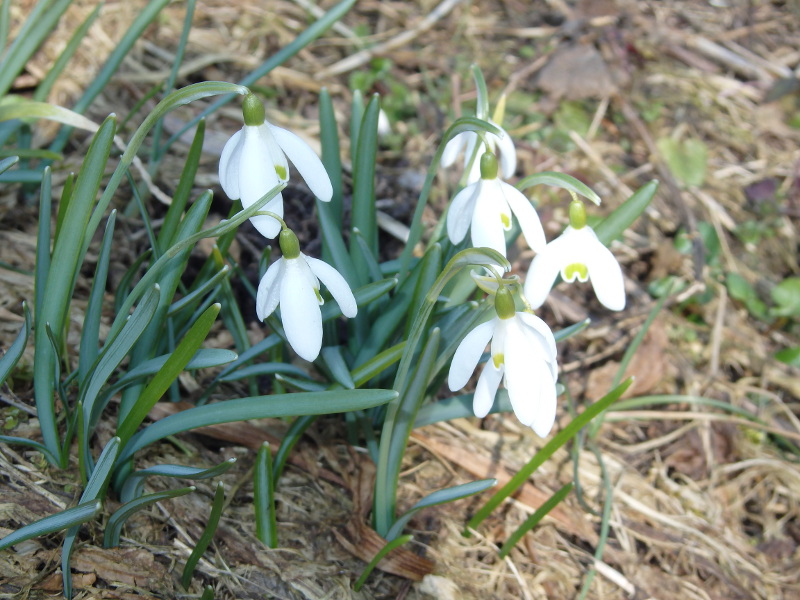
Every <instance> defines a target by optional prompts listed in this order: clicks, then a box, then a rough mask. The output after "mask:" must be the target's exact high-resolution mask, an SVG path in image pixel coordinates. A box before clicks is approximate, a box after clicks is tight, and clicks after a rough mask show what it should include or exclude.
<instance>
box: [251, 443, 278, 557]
mask: <svg viewBox="0 0 800 600" xmlns="http://www.w3.org/2000/svg"><path fill="white" fill-rule="evenodd" d="M253 509H254V510H255V514H256V536H257V537H258V539H259V540H261V541H262V542H263V543H264V544H265V545H267V546H269V547H270V548H277V547H278V526H277V521H276V519H275V482H274V478H273V475H272V451H271V450H270V448H269V442H264V443H263V444H262V445H261V448H259V449H258V454H257V455H256V465H255V472H254V474H253Z"/></svg>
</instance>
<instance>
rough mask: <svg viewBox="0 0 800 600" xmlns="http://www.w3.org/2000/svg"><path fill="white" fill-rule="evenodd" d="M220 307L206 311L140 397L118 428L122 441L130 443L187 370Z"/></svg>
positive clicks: (213, 307) (213, 306)
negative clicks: (157, 404)
mask: <svg viewBox="0 0 800 600" xmlns="http://www.w3.org/2000/svg"><path fill="white" fill-rule="evenodd" d="M219 309H220V305H219V304H214V305H212V306H211V307H209V309H208V310H207V311H206V312H204V313H203V314H202V315H201V317H200V318H199V319H198V320H197V321H196V322H195V323H194V325H192V327H191V329H190V330H189V332H188V333H187V334H186V336H184V338H183V339H182V340H181V343H180V344H178V347H177V348H175V350H174V351H173V352H172V354H171V355H170V357H169V358H168V359H167V362H166V363H164V366H163V367H162V368H161V370H160V371H159V372H158V373H156V375H155V377H153V379H152V381H151V382H150V383H149V384H148V385H147V387H146V388H145V389H144V391H143V392H142V395H141V396H139V399H138V400H137V402H136V404H135V405H134V406H133V408H132V409H131V411H130V412H129V413H128V415H127V416H126V417H125V419H124V420H123V421H122V423H121V424H120V426H119V428H118V429H117V435H118V436H119V437H120V438H122V441H123V444H125V443H127V442H128V440H129V439H130V438H131V436H132V435H133V433H134V432H135V431H136V429H137V428H138V427H139V425H141V424H142V422H143V421H144V419H145V417H146V416H147V413H149V412H150V409H151V408H153V406H155V403H156V402H158V399H159V398H161V396H162V395H163V394H164V392H166V391H167V388H169V386H170V384H171V383H172V382H173V380H174V379H175V378H176V377H177V376H178V374H179V373H180V372H181V371H183V369H184V368H185V367H186V365H187V364H188V363H189V360H190V359H191V358H192V356H194V353H195V352H197V350H198V349H199V348H200V345H201V344H202V343H203V342H204V341H205V339H206V336H207V335H208V332H209V331H210V330H211V326H212V325H213V324H214V321H215V320H216V318H217V315H218V314H219Z"/></svg>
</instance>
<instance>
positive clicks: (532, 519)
mask: <svg viewBox="0 0 800 600" xmlns="http://www.w3.org/2000/svg"><path fill="white" fill-rule="evenodd" d="M572 486H573V484H572V482H570V483H568V484H566V485H565V486H563V487H562V488H561V489H560V490H558V491H557V492H556V493H555V494H553V495H552V496H550V497H549V498H548V499H547V500H546V501H545V502H544V503H543V504H542V505H541V506H540V507H539V508H537V509H536V511H535V512H534V513H533V514H532V515H531V516H529V517H528V518H527V519H525V521H524V522H523V523H522V525H520V526H519V527H518V528H517V529H516V531H514V533H512V534H511V535H510V536H508V539H507V540H506V541H505V543H504V544H503V548H502V549H501V550H500V554H499V556H500V558H505V557H506V556H508V553H509V552H511V549H512V548H513V547H514V546H516V545H517V542H519V541H520V540H521V539H522V536H524V535H525V534H526V533H528V532H529V531H530V530H531V529H533V528H534V527H536V525H537V524H538V523H539V521H541V520H542V519H544V517H545V516H546V515H547V513H549V512H550V511H551V510H553V509H554V508H555V507H556V506H557V505H558V504H559V503H560V502H561V501H562V500H563V499H564V498H566V497H567V494H569V493H570V492H571V491H572Z"/></svg>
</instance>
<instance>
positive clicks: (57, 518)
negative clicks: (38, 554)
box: [0, 500, 103, 550]
mask: <svg viewBox="0 0 800 600" xmlns="http://www.w3.org/2000/svg"><path fill="white" fill-rule="evenodd" d="M102 506H103V505H102V503H101V502H99V501H97V500H93V501H91V502H85V503H83V504H78V505H77V506H74V507H72V508H68V509H67V510H62V511H61V512H58V513H56V514H54V515H50V516H49V517H44V518H43V519H39V520H38V521H36V522H34V523H31V524H30V525H26V526H25V527H22V528H20V529H17V530H16V531H14V532H13V533H9V534H8V535H7V536H6V537H4V538H2V539H0V550H5V549H6V548H8V547H9V546H13V545H14V544H19V543H20V542H24V541H26V540H30V539H32V538H35V537H39V536H42V535H47V534H48V533H54V532H56V531H61V530H62V529H68V528H70V527H73V526H74V525H80V524H81V523H85V522H86V521H90V520H92V519H93V518H94V517H95V516H96V515H97V513H99V512H100V510H101V509H102Z"/></svg>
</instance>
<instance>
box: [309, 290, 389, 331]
mask: <svg viewBox="0 0 800 600" xmlns="http://www.w3.org/2000/svg"><path fill="white" fill-rule="evenodd" d="M395 285H397V279H381V280H380V281H376V282H375V283H368V284H367V285H365V286H362V287H360V288H358V289H357V290H355V291H354V292H353V296H355V299H356V304H358V307H359V308H361V307H363V306H366V305H367V304H369V303H370V302H373V301H375V300H377V299H378V298H380V297H382V296H384V295H385V294H386V293H387V292H388V291H389V290H391V289H392V288H393V287H394V286H395ZM321 312H322V321H323V323H324V322H325V321H330V320H331V319H336V318H338V317H340V316H341V315H342V309H341V308H339V304H338V303H334V302H326V303H325V304H323V305H322V309H321Z"/></svg>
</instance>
